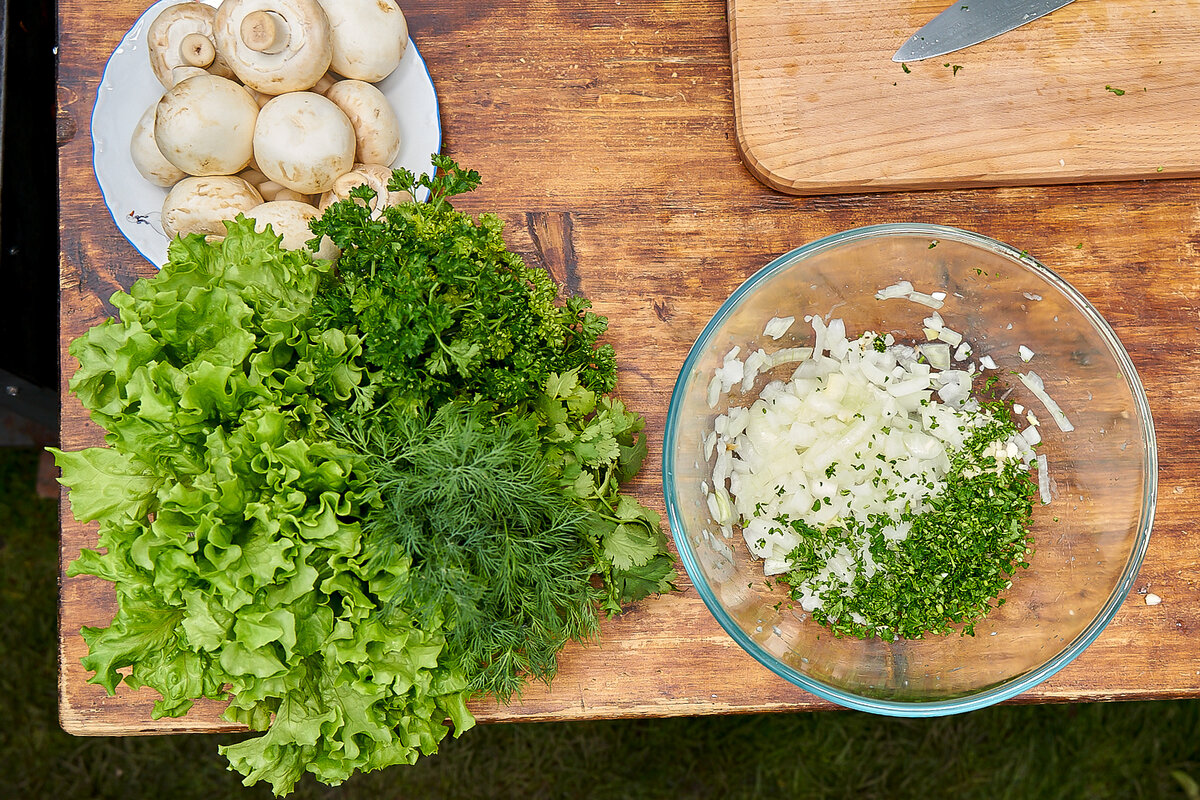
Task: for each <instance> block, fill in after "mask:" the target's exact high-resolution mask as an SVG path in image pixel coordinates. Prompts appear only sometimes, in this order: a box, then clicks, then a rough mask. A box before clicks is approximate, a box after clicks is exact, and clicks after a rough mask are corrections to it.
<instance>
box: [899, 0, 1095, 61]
mask: <svg viewBox="0 0 1200 800" xmlns="http://www.w3.org/2000/svg"><path fill="white" fill-rule="evenodd" d="M1072 2H1074V0H958V1H957V2H956V3H954V5H952V6H950V7H949V8H947V9H946V10H945V11H943V12H942V13H940V14H938V15H937V16H936V17H934V18H933V19H932V20H930V21H929V22H928V23H927V24H926V25H925V27H923V28H921V30H919V31H917V32H916V33H914V34H913V35H912V38H910V39H909V40H908V41H907V42H905V43H904V46H903V47H901V48H900V49H899V50H897V51H896V55H894V56H892V61H901V62H903V61H921V60H922V59H926V58H934V57H936V56H944V55H946V54H947V53H953V52H954V51H955V50H961V49H963V48H964V47H970V46H971V45H973V44H979V43H980V42H985V41H987V40H988V39H991V38H992V37H993V36H999V35H1000V34H1002V33H1006V32H1008V31H1011V30H1012V29H1013V28H1019V27H1021V26H1022V25H1024V24H1025V23H1027V22H1033V21H1034V20H1035V19H1037V18H1038V17H1044V16H1046V15H1047V14H1049V13H1050V12H1051V11H1057V10H1058V9H1060V8H1062V7H1063V6H1065V5H1069V4H1070V3H1072Z"/></svg>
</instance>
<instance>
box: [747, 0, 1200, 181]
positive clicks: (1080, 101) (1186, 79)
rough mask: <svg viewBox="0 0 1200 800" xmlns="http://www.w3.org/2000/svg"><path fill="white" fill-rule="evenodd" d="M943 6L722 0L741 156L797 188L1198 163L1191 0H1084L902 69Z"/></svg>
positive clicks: (1199, 34) (1066, 174)
mask: <svg viewBox="0 0 1200 800" xmlns="http://www.w3.org/2000/svg"><path fill="white" fill-rule="evenodd" d="M945 6H946V0H908V2H901V3H878V2H873V0H818V1H817V2H814V1H813V0H784V1H783V2H781V0H729V23H730V36H731V38H732V42H733V46H732V58H733V82H734V92H735V105H736V111H737V120H738V143H739V146H740V147H741V149H742V152H743V155H744V157H745V159H746V162H747V164H748V166H749V167H750V169H751V170H752V171H753V172H754V173H755V174H756V175H758V177H759V178H760V179H761V180H763V181H764V182H766V183H767V184H768V185H770V186H773V187H775V188H777V189H779V190H781V191H785V192H792V193H797V194H819V193H827V192H856V191H864V190H876V189H928V188H947V187H961V186H1001V185H1014V184H1018V185H1030V184H1039V183H1040V184H1045V183H1079V182H1084V181H1103V180H1121V179H1129V178H1157V177H1179V176H1194V175H1196V174H1197V173H1198V171H1200V161H1198V160H1197V156H1196V153H1197V152H1198V150H1197V145H1200V126H1198V125H1197V124H1196V122H1197V116H1196V115H1197V112H1196V107H1197V102H1198V101H1200V85H1198V84H1197V83H1196V81H1195V80H1193V76H1194V75H1195V74H1196V72H1197V69H1198V68H1200V6H1197V4H1196V3H1194V2H1190V0H1168V2H1157V1H1156V0H1129V1H1128V2H1122V3H1101V2H1089V0H1079V2H1075V3H1072V4H1071V5H1069V6H1067V7H1065V8H1062V9H1060V10H1058V11H1055V12H1054V13H1053V14H1051V15H1050V16H1048V17H1045V18H1043V19H1040V20H1037V21H1035V22H1032V23H1030V24H1027V25H1024V26H1022V27H1020V28H1018V29H1016V30H1014V31H1010V32H1008V33H1006V34H1004V35H1003V36H1000V37H997V38H994V39H992V40H989V41H987V42H983V43H981V44H978V45H975V46H973V47H970V48H968V49H965V50H961V51H957V52H954V53H952V54H949V55H946V56H941V57H938V58H934V59H929V60H925V61H920V62H913V63H911V64H908V65H905V67H904V68H903V69H901V66H900V65H899V64H897V63H895V62H893V61H892V60H891V59H892V55H893V54H894V53H895V52H896V50H897V49H898V48H899V47H900V45H901V44H903V43H904V42H905V41H906V40H907V39H908V37H909V36H911V35H912V34H913V33H915V32H916V31H917V29H918V28H920V27H921V26H922V25H924V24H925V23H926V22H927V21H929V20H930V19H932V18H933V17H934V16H936V15H937V13H938V12H940V11H941V10H942V9H943V8H944V7H945ZM1114 90H1115V91H1114ZM1118 92H1120V94H1118Z"/></svg>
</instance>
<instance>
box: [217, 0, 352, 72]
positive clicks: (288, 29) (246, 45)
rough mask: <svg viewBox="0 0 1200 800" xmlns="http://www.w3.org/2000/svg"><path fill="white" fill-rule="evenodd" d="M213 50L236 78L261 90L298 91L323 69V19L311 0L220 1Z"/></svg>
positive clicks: (328, 49)
mask: <svg viewBox="0 0 1200 800" xmlns="http://www.w3.org/2000/svg"><path fill="white" fill-rule="evenodd" d="M213 32H214V35H215V38H216V42H217V51H218V52H220V53H221V55H222V56H224V58H225V60H226V61H227V62H228V63H229V66H230V67H231V68H232V69H233V71H234V73H236V74H237V76H238V78H239V79H240V80H241V81H242V83H244V84H246V85H247V86H249V87H250V88H251V89H254V90H255V91H258V92H262V93H263V94H270V95H277V94H283V93H284V92H297V91H303V90H305V89H308V88H310V87H312V86H313V84H315V83H316V82H317V81H318V80H320V79H321V77H322V76H323V75H324V74H325V72H326V71H327V70H328V69H329V62H330V60H331V59H332V57H333V47H332V46H331V44H330V41H329V20H328V19H327V18H326V16H325V11H324V10H323V9H322V8H321V6H320V4H319V3H317V1H316V0H224V2H222V3H221V5H220V7H218V8H217V16H216V21H215V22H214V24H213Z"/></svg>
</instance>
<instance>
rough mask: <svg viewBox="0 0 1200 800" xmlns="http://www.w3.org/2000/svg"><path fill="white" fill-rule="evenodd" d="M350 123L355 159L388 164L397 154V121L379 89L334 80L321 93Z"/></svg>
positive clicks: (398, 134)
mask: <svg viewBox="0 0 1200 800" xmlns="http://www.w3.org/2000/svg"><path fill="white" fill-rule="evenodd" d="M325 97H327V98H329V99H330V100H332V101H333V102H334V104H335V105H337V107H338V108H340V109H341V110H342V111H344V112H346V116H347V117H349V118H350V124H351V125H353V126H354V141H355V147H356V150H355V160H357V161H358V162H360V163H364V164H391V163H392V162H393V161H395V160H396V156H398V155H400V120H398V119H396V112H395V111H393V110H392V105H391V103H389V102H388V99H387V97H385V96H384V94H383V92H381V91H379V89H377V88H375V87H374V86H372V85H371V84H369V83H367V82H365V81H358V80H346V81H338V82H337V83H335V84H333V85H332V86H330V87H329V89H328V90H326V92H325Z"/></svg>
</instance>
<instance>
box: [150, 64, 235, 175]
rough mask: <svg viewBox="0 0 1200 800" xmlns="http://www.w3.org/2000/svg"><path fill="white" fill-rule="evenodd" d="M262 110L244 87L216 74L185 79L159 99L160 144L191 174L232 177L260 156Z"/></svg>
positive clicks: (169, 157)
mask: <svg viewBox="0 0 1200 800" xmlns="http://www.w3.org/2000/svg"><path fill="white" fill-rule="evenodd" d="M257 117H258V106H257V105H256V104H255V102H254V98H252V97H251V96H250V93H249V92H247V91H246V90H245V89H244V88H243V87H241V86H239V85H238V84H236V83H234V82H233V81H231V80H229V79H227V78H220V77H217V76H216V75H207V74H206V75H197V76H195V77H192V78H188V79H187V80H184V81H180V82H179V83H177V84H176V85H175V86H173V87H171V88H170V89H168V90H167V92H166V93H165V94H164V95H163V96H162V98H160V99H159V101H158V105H157V106H156V111H155V118H154V141H155V142H157V143H158V149H159V150H160V151H162V154H163V157H165V158H166V159H167V161H169V162H171V163H172V164H174V165H175V166H176V167H178V168H179V169H181V170H183V171H184V172H186V173H188V174H189V175H231V174H233V173H235V172H238V171H239V170H241V169H242V168H243V167H245V166H246V165H247V164H249V163H250V158H251V157H252V156H253V155H254V149H253V148H254V122H255V119H256V118H257Z"/></svg>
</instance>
